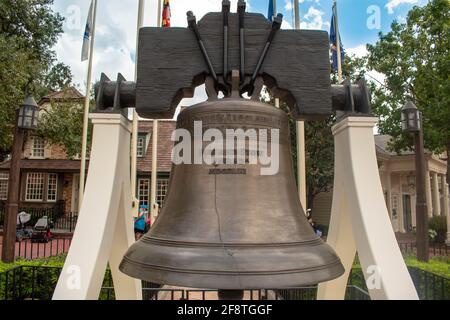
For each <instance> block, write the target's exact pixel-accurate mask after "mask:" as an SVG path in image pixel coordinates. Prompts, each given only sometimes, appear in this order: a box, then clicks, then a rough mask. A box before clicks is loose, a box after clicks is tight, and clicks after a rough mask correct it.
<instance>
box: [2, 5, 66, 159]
mask: <svg viewBox="0 0 450 320" xmlns="http://www.w3.org/2000/svg"><path fill="white" fill-rule="evenodd" d="M52 4H53V0H27V1H17V0H0V30H1V32H0V116H1V119H2V121H1V122H0V161H1V160H2V159H3V158H4V157H5V155H6V154H8V153H9V150H10V148H11V143H12V132H13V127H14V122H15V117H14V115H15V112H14V110H15V108H16V107H17V106H19V105H20V103H22V101H23V99H24V98H25V94H26V93H31V94H34V96H35V98H36V99H37V100H39V99H40V98H41V97H42V96H44V95H46V94H47V93H49V92H50V91H52V90H57V89H62V87H63V86H66V85H67V84H69V83H70V82H71V80H72V74H71V72H70V69H69V68H68V67H67V66H65V65H63V64H61V63H56V58H55V52H54V51H53V50H52V49H51V48H53V46H54V45H55V44H56V42H57V40H58V37H59V35H60V34H61V32H62V23H63V18H62V17H61V16H60V15H59V14H58V13H55V12H53V11H52V9H51V5H52Z"/></svg>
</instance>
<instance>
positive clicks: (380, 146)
mask: <svg viewBox="0 0 450 320" xmlns="http://www.w3.org/2000/svg"><path fill="white" fill-rule="evenodd" d="M391 140H392V136H390V135H385V134H379V135H376V136H375V146H376V149H377V152H379V153H381V154H385V155H389V156H408V155H413V154H414V151H411V150H403V151H401V152H400V153H397V152H395V151H392V150H390V148H389V141H391Z"/></svg>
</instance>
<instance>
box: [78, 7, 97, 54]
mask: <svg viewBox="0 0 450 320" xmlns="http://www.w3.org/2000/svg"><path fill="white" fill-rule="evenodd" d="M93 4H94V1H91V6H90V7H89V13H88V17H87V21H86V28H85V30H84V34H83V49H82V50H81V61H85V60H87V59H88V57H89V50H90V38H91V34H92V25H93V24H94V21H93V13H92V11H93Z"/></svg>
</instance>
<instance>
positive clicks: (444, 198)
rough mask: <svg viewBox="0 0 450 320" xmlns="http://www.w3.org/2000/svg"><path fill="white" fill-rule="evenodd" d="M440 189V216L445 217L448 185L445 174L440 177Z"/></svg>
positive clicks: (446, 213)
mask: <svg viewBox="0 0 450 320" xmlns="http://www.w3.org/2000/svg"><path fill="white" fill-rule="evenodd" d="M441 188H442V189H441V190H442V204H441V205H442V207H441V214H442V215H443V216H445V217H446V216H447V215H448V185H447V175H446V174H443V175H441Z"/></svg>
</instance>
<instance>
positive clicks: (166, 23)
mask: <svg viewBox="0 0 450 320" xmlns="http://www.w3.org/2000/svg"><path fill="white" fill-rule="evenodd" d="M171 17H172V13H171V11H170V0H164V7H163V12H162V27H163V28H169V27H170V18H171Z"/></svg>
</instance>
